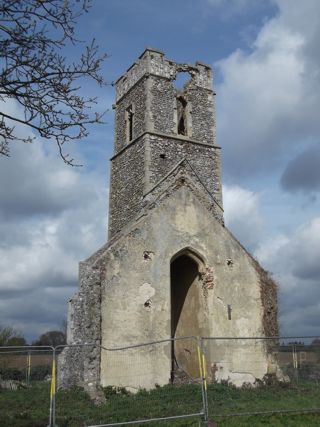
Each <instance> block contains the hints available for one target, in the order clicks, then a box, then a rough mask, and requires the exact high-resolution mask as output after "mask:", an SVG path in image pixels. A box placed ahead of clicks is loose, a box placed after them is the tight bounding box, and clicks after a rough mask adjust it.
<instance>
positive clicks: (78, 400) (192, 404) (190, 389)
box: [0, 382, 320, 427]
mask: <svg viewBox="0 0 320 427" xmlns="http://www.w3.org/2000/svg"><path fill="white" fill-rule="evenodd" d="M319 391H320V390H319V386H318V385H317V384H315V383H310V382H309V383H308V382H304V383H299V384H298V385H295V384H284V385H281V384H275V385H269V386H261V387H259V388H256V389H236V388H234V387H231V386H227V385H221V384H215V385H210V386H209V389H208V402H209V418H210V419H211V420H213V421H214V422H215V423H217V425H218V426H219V427H222V426H228V427H233V426H234V427H236V426H237V427H241V426H250V427H251V426H254V427H256V426H257V427H260V426H261V427H264V426H275V427H277V426H286V427H287V426H288V427H290V426H297V427H298V426H299V427H304V426H306V427H309V426H310V427H312V426H319V425H320V414H299V413H298V414H276V415H259V416H240V417H226V416H219V415H226V414H228V413H239V412H240V413H244V412H249V411H275V410H281V409H289V410H290V409H291V410H296V409H311V408H320V393H319ZM106 395H107V403H106V404H105V405H102V406H100V407H97V406H94V405H93V404H92V403H91V401H90V399H89V397H88V396H87V394H86V393H84V392H83V391H82V390H81V389H73V390H70V391H61V392H58V393H57V416H56V420H57V425H58V426H59V427H83V426H87V425H90V424H99V423H101V424H102V423H107V422H120V421H129V420H136V419H146V418H151V417H152V418H156V417H163V416H166V415H181V414H190V413H193V412H199V411H200V410H201V408H202V398H201V388H200V386H198V385H188V386H181V387H177V386H169V385H168V386H165V387H158V388H156V389H155V390H152V391H151V392H146V391H144V390H141V391H140V392H138V393H136V394H128V393H125V392H124V391H123V390H118V391H117V392H115V390H112V389H110V388H109V389H108V390H107V391H106ZM48 418H49V384H48V383H44V382H42V383H34V385H33V386H32V387H31V388H30V389H21V390H17V391H2V392H0V426H1V427H44V426H47V425H48ZM146 425H150V426H186V427H187V426H195V427H196V426H199V418H189V419H183V420H175V421H174V420H170V421H169V422H161V423H160V422H153V423H147V424H141V426H146Z"/></svg>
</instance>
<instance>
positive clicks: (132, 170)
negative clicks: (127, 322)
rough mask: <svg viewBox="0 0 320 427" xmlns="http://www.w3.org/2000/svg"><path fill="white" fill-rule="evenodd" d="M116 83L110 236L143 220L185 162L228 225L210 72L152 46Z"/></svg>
mask: <svg viewBox="0 0 320 427" xmlns="http://www.w3.org/2000/svg"><path fill="white" fill-rule="evenodd" d="M179 73H188V74H189V80H188V81H187V82H186V83H185V85H184V86H183V88H182V89H180V90H179V89H177V88H176V87H175V80H176V79H177V77H178V75H179ZM115 86H116V103H115V105H114V109H115V115H116V126H115V127H116V129H115V153H114V156H113V157H112V159H111V161H112V166H111V184H110V203H109V238H113V237H114V236H115V235H117V233H119V232H120V231H121V230H122V229H123V228H124V227H125V226H126V225H128V224H129V223H130V221H131V220H133V218H135V217H137V215H139V213H140V212H141V210H142V209H143V207H144V206H145V205H146V203H147V201H148V197H147V196H148V194H150V192H151V191H152V190H153V189H154V187H155V186H157V185H158V184H159V183H160V182H161V181H162V180H163V179H164V178H165V177H166V176H167V175H168V174H169V173H170V171H171V170H172V169H174V168H175V167H176V166H177V165H178V164H179V163H180V162H181V161H183V160H185V161H186V162H188V164H189V167H190V168H191V169H192V170H193V173H194V174H195V175H197V177H198V181H199V185H202V186H203V187H204V189H205V191H206V193H207V196H208V198H209V203H211V204H212V211H213V214H214V216H215V217H216V218H217V219H218V220H219V221H220V222H223V210H222V193H221V173H220V147H218V146H217V145H216V141H215V114H214V92H213V88H212V70H211V68H210V67H209V66H208V65H205V64H203V63H201V62H197V63H196V64H195V65H189V64H177V63H175V62H173V61H170V60H168V59H166V58H165V56H164V54H163V53H162V52H161V51H159V50H155V49H150V48H148V49H146V50H145V51H144V52H143V53H142V55H141V56H140V57H139V59H138V60H137V61H136V62H135V63H134V64H133V65H132V66H131V67H130V68H129V69H128V70H127V72H126V73H125V74H124V75H123V76H121V77H120V78H119V79H118V80H117V81H116V83H115Z"/></svg>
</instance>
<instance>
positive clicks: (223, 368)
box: [59, 49, 278, 395]
mask: <svg viewBox="0 0 320 427" xmlns="http://www.w3.org/2000/svg"><path fill="white" fill-rule="evenodd" d="M179 73H185V74H184V76H185V75H186V76H187V77H188V79H187V81H186V83H185V84H184V85H183V87H180V86H179V85H177V81H179ZM115 86H116V102H115V106H114V108H115V116H116V127H115V151H114V155H113V157H112V159H111V162H112V165H111V183H110V204H109V239H108V242H107V243H106V244H105V245H104V246H103V247H102V248H100V249H99V250H97V251H96V252H95V253H94V254H93V255H91V256H90V257H89V258H88V259H86V260H85V261H83V262H81V263H80V268H79V281H80V283H79V290H78V292H77V293H76V295H75V296H74V297H73V298H72V300H71V301H70V304H69V320H68V343H69V344H88V343H90V344H94V347H90V346H88V347H83V348H82V347H81V352H80V351H79V349H77V347H76V346H73V347H70V348H66V349H65V350H64V351H63V353H62V354H61V355H60V356H59V385H60V386H61V387H70V386H72V385H82V386H84V387H85V388H86V389H87V390H88V391H89V392H90V393H91V394H92V395H94V394H95V393H97V390H99V387H100V385H102V386H108V385H111V386H117V387H128V388H130V389H131V388H132V389H134V390H137V389H139V388H141V387H142V388H147V389H151V388H153V387H155V385H156V384H158V385H164V384H167V383H168V382H170V381H174V379H175V378H176V377H178V374H179V370H181V371H183V372H187V373H188V375H189V376H196V375H198V372H199V366H198V352H197V347H196V345H194V341H189V342H187V341H185V340H179V339H178V338H181V337H190V336H193V337H201V336H202V337H245V336H248V337H250V336H251V337H260V336H276V335H277V333H278V324H277V288H276V285H275V283H274V282H273V281H272V279H271V278H270V276H269V275H268V274H267V272H266V271H264V270H263V269H262V268H261V266H260V265H259V264H258V263H257V262H256V261H255V260H254V259H253V258H252V257H251V255H250V254H249V253H248V252H247V251H246V250H245V249H244V248H243V246H241V244H240V243H239V242H238V240H237V239H235V238H234V237H233V235H232V234H231V233H230V231H228V229H227V228H226V227H225V226H224V221H223V209H222V193H221V173H220V147H218V146H217V145H216V139H215V113H214V93H213V88H212V70H211V68H210V67H209V66H207V65H205V64H203V63H201V62H196V63H195V64H194V65H189V64H179V63H175V62H173V61H171V60H169V59H167V58H166V57H165V56H164V54H163V53H162V52H160V51H158V50H155V49H146V50H145V51H144V52H143V54H142V55H141V56H140V57H139V58H138V60H137V61H136V62H135V63H134V64H133V65H132V66H131V67H130V68H129V69H128V70H127V71H126V73H125V74H124V75H123V76H122V77H120V78H119V79H118V80H117V82H116V83H115ZM248 220H249V219H248ZM155 341H158V342H161V343H162V344H161V345H159V346H156V347H154V346H153V345H151V346H146V347H141V346H136V344H141V343H154V342H155ZM242 345H243V344H242V343H241V340H236V342H235V343H233V345H232V351H230V347H229V346H228V344H227V343H223V342H221V341H219V342H218V343H216V345H215V346H214V347H212V348H211V350H210V349H209V350H208V352H207V363H208V371H209V369H210V366H213V365H216V366H218V368H219V369H218V373H217V374H216V377H215V378H216V380H217V381H223V380H227V381H231V382H233V383H234V384H239V385H241V384H242V383H243V382H248V381H250V382H252V383H254V381H255V380H256V378H259V379H261V378H263V376H264V375H265V374H266V373H267V372H269V368H268V366H269V364H271V365H272V363H273V360H272V357H271V356H270V354H269V348H268V347H267V346H265V345H264V344H263V341H261V342H260V344H259V343H255V348H254V351H253V352H246V351H243V348H242V347H241V346H242ZM127 346H132V349H133V350H132V351H133V353H130V355H131V356H132V357H131V356H130V357H129V356H125V357H124V358H123V359H119V356H118V353H116V352H112V351H111V352H108V351H106V349H115V348H118V349H119V347H127ZM271 365H270V366H271ZM270 369H271V368H270ZM240 372H245V373H246V374H245V376H242V374H241V375H240V376H239V373H240Z"/></svg>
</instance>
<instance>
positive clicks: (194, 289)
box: [170, 248, 204, 381]
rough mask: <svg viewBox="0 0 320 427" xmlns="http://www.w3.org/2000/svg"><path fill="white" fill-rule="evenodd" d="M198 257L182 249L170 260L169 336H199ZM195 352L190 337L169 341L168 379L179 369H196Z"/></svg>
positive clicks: (190, 372)
mask: <svg viewBox="0 0 320 427" xmlns="http://www.w3.org/2000/svg"><path fill="white" fill-rule="evenodd" d="M203 268H204V263H203V261H202V259H201V258H200V257H199V256H198V254H196V253H195V252H193V251H192V250H190V249H189V248H187V249H184V250H182V251H180V252H178V253H177V254H176V255H174V256H173V257H172V259H171V264H170V280H171V337H172V338H179V337H186V336H200V335H201V331H202V329H203V325H202V321H201V317H202V316H201V312H202V298H203V296H202V292H201V290H202V286H201V276H202V271H203ZM198 369H199V367H198V359H197V352H196V348H195V345H194V342H193V341H192V340H188V341H185V340H181V341H180V340H176V341H173V342H172V380H173V381H174V379H175V377H176V376H177V375H180V374H181V372H184V373H187V374H188V375H197V373H198Z"/></svg>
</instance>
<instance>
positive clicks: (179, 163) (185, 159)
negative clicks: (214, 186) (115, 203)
mask: <svg viewBox="0 0 320 427" xmlns="http://www.w3.org/2000/svg"><path fill="white" fill-rule="evenodd" d="M184 162H186V163H187V164H188V165H189V166H190V169H191V170H192V172H193V173H194V174H195V176H196V177H197V179H198V180H199V182H200V184H201V185H202V187H203V188H204V189H205V191H206V192H207V193H208V194H209V196H210V198H211V199H212V200H213V202H214V203H215V204H216V205H217V206H218V207H219V208H220V209H221V211H222V212H224V210H223V208H222V206H220V204H219V203H218V202H217V200H216V198H215V197H214V195H213V194H212V193H211V192H210V191H209V190H208V189H207V187H206V186H205V184H204V183H203V182H202V180H201V178H200V177H199V175H198V174H197V172H196V171H195V170H194V168H193V167H192V165H191V163H190V162H189V160H188V159H187V158H186V157H183V158H182V159H181V160H180V161H179V162H178V163H177V164H176V165H175V166H174V167H173V168H172V169H170V170H169V172H168V173H167V174H166V175H165V176H164V177H162V178H161V179H160V180H159V181H158V182H156V183H155V184H154V186H153V187H152V188H150V190H148V191H146V192H145V193H143V197H146V196H147V195H148V194H150V193H152V192H153V191H154V190H155V189H156V188H157V187H158V186H159V185H160V184H162V183H163V182H164V181H165V180H166V179H167V178H168V177H169V176H170V175H172V174H173V172H175V171H176V170H177V169H178V168H179V166H181V165H182V163H184Z"/></svg>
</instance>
